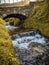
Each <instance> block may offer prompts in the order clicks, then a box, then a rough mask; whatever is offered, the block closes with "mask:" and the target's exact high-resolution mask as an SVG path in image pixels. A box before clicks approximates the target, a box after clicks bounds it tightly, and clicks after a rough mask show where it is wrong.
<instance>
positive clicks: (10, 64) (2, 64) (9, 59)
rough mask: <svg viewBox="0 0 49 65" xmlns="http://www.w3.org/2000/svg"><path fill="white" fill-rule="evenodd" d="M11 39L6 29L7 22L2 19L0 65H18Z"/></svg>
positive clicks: (0, 23)
mask: <svg viewBox="0 0 49 65" xmlns="http://www.w3.org/2000/svg"><path fill="white" fill-rule="evenodd" d="M18 64H19V62H18V60H17V58H16V56H15V52H14V49H13V46H12V42H11V39H10V37H9V34H8V32H7V30H6V27H5V21H4V20H2V19H1V18H0V65H18Z"/></svg>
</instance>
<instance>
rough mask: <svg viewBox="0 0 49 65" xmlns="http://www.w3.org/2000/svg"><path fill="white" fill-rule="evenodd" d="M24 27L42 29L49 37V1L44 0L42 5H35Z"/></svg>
mask: <svg viewBox="0 0 49 65" xmlns="http://www.w3.org/2000/svg"><path fill="white" fill-rule="evenodd" d="M23 27H24V28H27V29H33V30H40V31H41V33H42V34H43V35H45V36H47V37H49V1H48V0H44V2H43V3H42V5H41V6H37V5H36V6H35V7H34V9H33V10H32V11H31V12H30V15H29V17H28V18H27V19H26V20H25V21H24V23H23Z"/></svg>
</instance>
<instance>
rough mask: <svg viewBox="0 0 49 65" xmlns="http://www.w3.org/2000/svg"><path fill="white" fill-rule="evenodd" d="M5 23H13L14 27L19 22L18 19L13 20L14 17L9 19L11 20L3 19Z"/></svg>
mask: <svg viewBox="0 0 49 65" xmlns="http://www.w3.org/2000/svg"><path fill="white" fill-rule="evenodd" d="M5 21H7V22H8V21H9V22H14V25H15V26H16V25H18V24H19V22H20V20H19V19H18V18H14V17H11V18H7V19H5Z"/></svg>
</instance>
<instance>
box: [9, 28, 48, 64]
mask: <svg viewBox="0 0 49 65" xmlns="http://www.w3.org/2000/svg"><path fill="white" fill-rule="evenodd" d="M8 30H9V28H8ZM12 30H13V27H12ZM10 37H11V40H12V44H13V47H14V49H15V52H16V56H17V57H18V59H19V62H20V65H49V39H48V38H46V37H44V36H43V35H41V32H40V31H39V30H37V31H26V32H21V33H19V32H18V33H17V34H12V35H10Z"/></svg>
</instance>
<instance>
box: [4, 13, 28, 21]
mask: <svg viewBox="0 0 49 65" xmlns="http://www.w3.org/2000/svg"><path fill="white" fill-rule="evenodd" d="M10 17H14V18H19V19H20V20H25V19H26V18H27V16H25V15H23V14H19V13H15V14H8V15H6V16H4V17H3V19H4V20H5V19H6V18H10Z"/></svg>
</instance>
